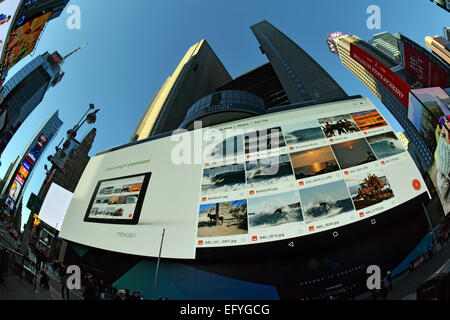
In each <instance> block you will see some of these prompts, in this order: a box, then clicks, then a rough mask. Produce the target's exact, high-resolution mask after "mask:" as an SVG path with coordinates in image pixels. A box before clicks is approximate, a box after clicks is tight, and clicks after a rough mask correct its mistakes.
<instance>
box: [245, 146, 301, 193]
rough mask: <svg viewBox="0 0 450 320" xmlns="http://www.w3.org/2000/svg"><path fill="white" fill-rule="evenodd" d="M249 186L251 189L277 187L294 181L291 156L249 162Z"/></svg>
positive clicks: (246, 164) (247, 166) (247, 168)
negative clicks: (276, 185) (282, 183)
mask: <svg viewBox="0 0 450 320" xmlns="http://www.w3.org/2000/svg"><path fill="white" fill-rule="evenodd" d="M245 166H246V171H247V184H250V186H251V187H254V188H257V187H258V186H262V187H265V186H269V185H275V184H278V183H281V182H285V181H290V180H294V174H293V172H292V166H291V161H290V159H289V155H287V154H283V155H280V156H276V157H270V158H264V159H258V160H252V161H247V162H246V163H245Z"/></svg>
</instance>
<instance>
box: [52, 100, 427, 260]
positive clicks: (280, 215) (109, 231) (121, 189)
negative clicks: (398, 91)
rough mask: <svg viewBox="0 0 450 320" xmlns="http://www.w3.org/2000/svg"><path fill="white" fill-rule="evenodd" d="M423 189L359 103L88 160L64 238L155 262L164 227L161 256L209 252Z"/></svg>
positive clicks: (289, 235)
mask: <svg viewBox="0 0 450 320" xmlns="http://www.w3.org/2000/svg"><path fill="white" fill-rule="evenodd" d="M149 173H151V178H150V177H149V176H148V174H149ZM147 176H148V179H147V181H148V182H147V183H148V186H147V190H146V191H145V190H144V186H145V185H146V177H147ZM141 184H142V186H141ZM133 185H139V187H138V188H137V189H136V190H135V191H132V186H133ZM426 192H427V189H426V186H425V183H424V181H423V179H422V176H421V174H420V172H419V170H418V169H417V168H416V166H415V164H414V162H413V160H412V158H411V157H410V155H409V153H408V152H407V151H406V150H405V149H404V147H403V145H402V143H401V142H400V141H399V140H398V139H397V137H396V135H395V133H394V132H393V130H392V128H391V127H390V126H389V124H388V123H387V122H386V120H385V119H384V118H383V116H382V115H381V114H380V113H379V112H378V110H377V109H376V108H375V106H374V105H373V104H372V103H371V102H370V101H369V100H368V99H354V100H348V101H342V102H335V103H328V104H323V105H318V106H312V107H308V108H301V109H293V110H285V111H279V112H274V113H269V114H266V115H261V116H256V117H251V118H247V119H244V120H239V121H233V122H229V123H226V124H223V125H218V126H214V127H210V128H203V129H198V130H195V131H192V132H184V133H179V134H177V135H174V136H172V137H165V138H160V139H156V140H151V141H147V142H142V143H139V144H137V145H130V146H126V147H124V148H119V149H117V150H112V151H109V152H105V153H102V154H100V155H98V156H96V157H94V158H92V159H91V161H90V162H89V164H88V166H87V168H86V170H85V172H84V174H83V176H82V178H81V180H80V182H79V184H78V186H77V189H76V190H75V194H74V197H73V200H72V202H71V204H70V207H69V210H68V213H67V215H66V217H65V219H64V223H63V226H62V229H61V234H60V237H62V238H64V239H67V240H69V241H73V242H77V243H81V244H84V245H87V246H92V247H98V248H102V249H105V250H111V251H118V252H124V253H128V254H134V255H142V256H152V257H157V256H158V253H159V246H160V244H161V233H162V230H163V229H166V235H165V238H164V245H163V250H162V256H163V257H167V258H180V259H193V258H195V253H196V252H197V250H202V248H213V247H230V246H231V247H232V246H252V245H255V244H263V243H267V242H271V241H278V240H286V239H293V238H297V237H307V236H309V235H314V234H316V233H320V232H323V231H329V230H333V229H335V228H339V227H342V226H346V225H348V224H353V223H357V222H359V221H364V220H365V219H371V218H373V217H374V216H376V215H378V214H380V213H383V212H385V211H387V210H390V209H392V208H395V207H396V206H399V205H401V204H403V203H406V202H408V201H410V200H411V199H414V198H416V197H419V196H422V195H423V193H426ZM130 196H133V197H134V198H133V200H132V201H131V200H130V203H129V197H130ZM140 201H142V207H141V209H140V210H139V212H138V215H139V216H138V217H137V218H136V219H135V220H134V221H132V222H131V221H130V220H131V219H132V218H133V212H136V211H135V208H136V207H137V206H138V204H139V202H140ZM128 204H130V205H131V206H130V207H129V208H128ZM121 209H122V210H121ZM118 211H119V212H118ZM130 215H131V216H130ZM89 219H93V220H92V221H90V220H89ZM112 220H118V221H119V222H122V223H115V222H114V223H113V222H112ZM123 222H127V223H126V224H125V223H123ZM144 243H145V245H143V244H144Z"/></svg>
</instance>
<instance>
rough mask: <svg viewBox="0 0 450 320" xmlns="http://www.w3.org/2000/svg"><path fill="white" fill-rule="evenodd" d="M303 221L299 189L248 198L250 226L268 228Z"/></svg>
mask: <svg viewBox="0 0 450 320" xmlns="http://www.w3.org/2000/svg"><path fill="white" fill-rule="evenodd" d="M302 221H303V214H302V208H301V205H300V199H299V195H298V192H297V191H292V192H287V193H281V194H275V195H270V196H267V197H262V198H253V199H249V200H248V222H249V227H250V228H267V227H273V226H279V225H282V224H286V223H294V222H302Z"/></svg>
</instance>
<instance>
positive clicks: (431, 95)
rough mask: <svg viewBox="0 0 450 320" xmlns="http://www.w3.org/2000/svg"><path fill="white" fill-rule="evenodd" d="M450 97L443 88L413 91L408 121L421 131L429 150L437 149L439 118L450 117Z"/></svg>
mask: <svg viewBox="0 0 450 320" xmlns="http://www.w3.org/2000/svg"><path fill="white" fill-rule="evenodd" d="M449 107H450V97H449V96H448V95H447V93H446V92H445V91H444V90H442V89H441V88H424V89H415V90H411V94H410V97H409V109H408V119H409V120H410V121H411V123H412V124H413V125H414V127H415V128H416V129H417V131H419V133H420V135H421V136H422V137H423V139H424V141H425V143H426V144H427V146H428V148H429V149H430V150H431V151H432V152H433V151H434V150H435V149H436V146H437V143H436V134H435V133H436V127H437V125H438V121H439V118H440V117H441V116H443V115H450V109H449Z"/></svg>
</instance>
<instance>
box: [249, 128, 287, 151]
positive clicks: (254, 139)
mask: <svg viewBox="0 0 450 320" xmlns="http://www.w3.org/2000/svg"><path fill="white" fill-rule="evenodd" d="M244 136H245V153H246V154H248V153H253V152H259V151H265V150H271V149H276V148H282V147H285V146H286V143H285V141H284V138H283V133H282V131H281V127H276V128H270V129H266V130H259V131H254V132H247V133H246V134H244Z"/></svg>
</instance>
